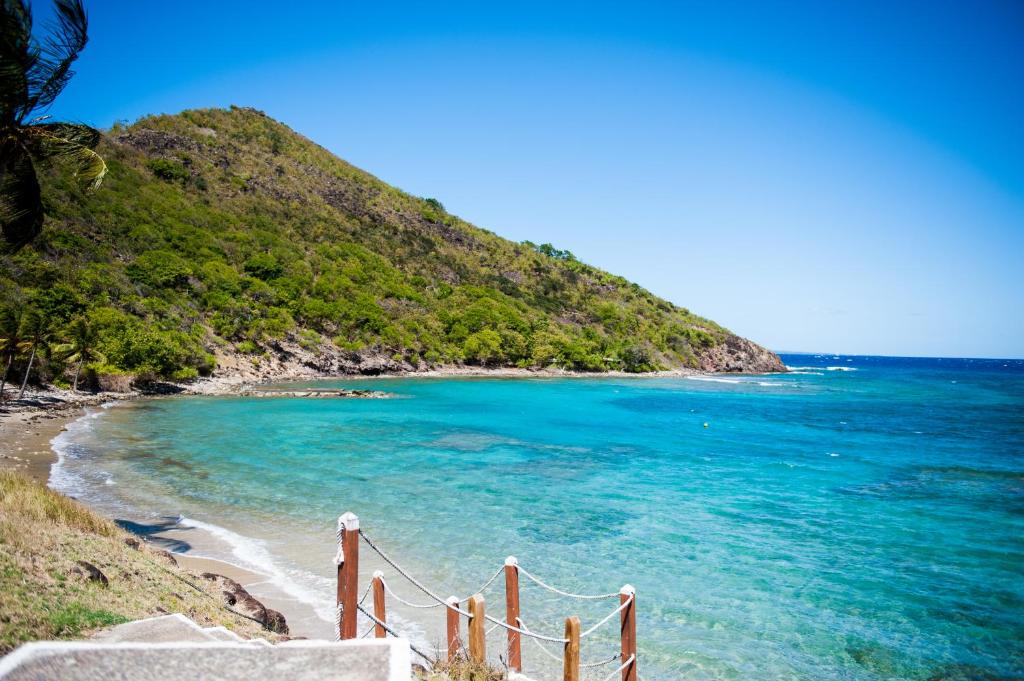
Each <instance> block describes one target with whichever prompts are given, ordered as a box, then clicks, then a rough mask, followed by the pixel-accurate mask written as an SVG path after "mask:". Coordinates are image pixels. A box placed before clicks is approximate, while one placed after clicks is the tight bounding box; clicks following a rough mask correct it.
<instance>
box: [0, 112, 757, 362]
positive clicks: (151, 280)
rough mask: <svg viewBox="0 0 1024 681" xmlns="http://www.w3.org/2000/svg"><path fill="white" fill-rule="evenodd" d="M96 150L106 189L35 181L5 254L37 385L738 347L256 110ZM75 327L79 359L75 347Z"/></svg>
mask: <svg viewBox="0 0 1024 681" xmlns="http://www.w3.org/2000/svg"><path fill="white" fill-rule="evenodd" d="M98 151H99V152H100V153H101V154H102V155H103V157H104V158H105V159H106V161H107V165H108V168H109V170H108V174H107V178H106V180H105V182H104V185H103V187H102V188H101V189H100V190H98V191H85V190H83V189H82V188H81V187H80V185H79V184H77V183H76V182H74V181H73V179H72V178H69V177H67V176H66V175H62V174H60V173H58V172H51V173H49V174H48V175H46V176H44V177H43V178H42V180H43V182H42V184H43V188H44V191H43V199H44V203H45V206H46V211H47V218H46V225H45V228H44V230H43V233H42V235H41V236H40V237H39V238H38V239H37V240H36V241H35V242H34V243H33V244H32V245H30V246H28V247H26V248H24V249H22V250H21V251H20V252H18V253H16V254H14V255H7V256H3V257H2V258H0V265H2V269H0V301H2V302H3V303H5V304H6V305H7V306H8V308H9V309H10V310H13V311H15V312H18V311H22V312H23V311H25V310H35V311H38V313H39V314H40V315H41V316H42V317H43V318H44V319H45V320H46V323H47V329H46V333H45V334H44V337H39V338H38V339H37V340H38V341H39V343H38V346H39V349H40V352H39V353H37V355H39V357H40V359H37V360H36V361H37V363H38V364H37V366H38V367H41V368H40V369H39V370H40V371H43V372H44V373H46V374H48V375H49V376H50V377H58V378H60V377H63V379H62V380H68V381H70V380H71V377H72V375H73V374H74V373H75V372H76V371H77V369H78V365H79V364H80V363H81V362H82V359H83V357H85V358H86V360H87V361H88V364H87V367H89V368H91V369H94V370H98V371H100V372H108V373H117V372H122V373H133V374H149V375H153V376H159V377H169V378H176V379H184V378H189V377H193V376H197V375H205V374H209V373H210V372H211V371H212V370H213V369H214V367H215V360H214V355H213V353H214V351H215V350H218V349H219V350H220V351H221V352H223V353H239V354H243V355H247V356H250V358H251V359H252V361H257V362H258V361H259V358H260V356H261V355H262V354H263V353H266V352H269V351H272V349H273V348H275V347H280V343H281V342H284V341H287V342H289V343H293V344H296V343H297V344H298V346H301V347H302V348H304V349H306V350H309V351H310V352H312V353H324V352H333V353H336V354H337V353H342V354H346V353H347V354H348V355H350V356H353V357H359V356H370V355H372V356H375V357H383V358H386V361H388V362H392V363H393V364H394V366H396V367H398V366H403V367H406V368H417V367H423V366H432V365H440V364H459V363H465V364H471V365H480V366H520V367H548V366H557V367H564V368H570V369H577V370H592V371H603V370H608V369H624V370H627V371H650V370H654V369H662V368H675V367H697V366H703V367H704V368H714V367H713V366H710V365H709V362H711V361H712V360H711V359H709V358H711V357H712V356H713V355H714V352H715V351H716V349H720V346H721V347H731V346H732V345H734V344H735V342H736V341H738V340H739V339H737V338H736V337H735V336H733V335H732V334H731V333H729V332H728V331H726V330H725V329H723V328H721V327H720V326H718V325H716V324H714V323H713V322H710V321H708V320H706V319H702V318H700V317H698V316H695V315H693V314H691V313H690V312H688V311H687V310H685V309H682V308H679V307H676V306H674V305H672V304H671V303H668V302H666V301H664V300H662V299H659V298H657V297H655V296H654V295H652V294H651V293H649V292H647V291H645V290H644V289H642V288H641V287H639V286H637V285H636V284H632V283H630V282H628V281H626V280H625V279H623V278H622V277H617V276H614V275H611V274H608V273H606V272H603V271H601V270H599V269H597V268H594V267H591V266H589V265H587V264H585V263H582V262H580V261H579V260H577V259H576V258H575V257H574V256H573V255H572V254H571V253H569V252H568V251H562V250H558V249H555V248H554V247H552V246H551V245H549V244H545V245H541V246H537V245H535V244H532V243H529V242H526V243H522V244H517V243H513V242H510V241H507V240H505V239H502V238H500V237H498V236H496V235H495V234H493V233H491V232H488V231H486V230H483V229H480V228H478V227H474V226H473V225H470V224H468V223H466V222H465V221H463V220H462V219H460V218H458V217H456V216H454V215H451V214H450V213H448V212H447V211H446V210H445V208H444V206H443V205H442V204H441V203H440V202H439V201H437V200H435V199H423V198H417V197H414V196H411V195H409V194H406V193H404V192H402V191H400V190H398V189H396V188H394V187H391V186H389V185H387V184H385V183H384V182H381V181H380V180H378V179H376V178H374V177H372V176H371V175H369V174H367V173H365V172H363V171H361V170H359V169H357V168H354V167H353V166H351V165H349V164H348V163H346V162H344V161H342V160H340V159H338V158H337V157H335V156H333V155H332V154H330V153H328V152H327V151H326V150H324V149H322V148H321V147H319V146H317V145H315V144H313V143H312V142H310V141H309V140H307V139H305V138H303V137H302V136H300V135H298V134H296V133H294V132H293V131H291V130H290V129H288V128H287V127H285V126H284V125H282V124H280V123H277V122H275V121H273V120H271V119H270V118H268V117H267V116H265V115H264V114H262V113H260V112H257V111H254V110H251V109H241V108H234V107H233V108H232V109H231V110H200V111H187V112H184V113H181V114H179V115H174V116H153V117H149V118H144V119H142V120H140V121H138V122H137V123H135V124H134V125H132V126H130V127H122V126H115V128H114V129H113V130H111V131H109V132H108V134H107V136H106V138H105V139H104V141H103V142H102V143H101V144H100V146H99V147H98ZM8 316H10V315H8ZM83 324H85V325H87V326H88V333H83V330H82V325H83ZM9 326H10V325H9ZM16 326H17V324H14V326H13V327H11V328H14V327H16ZM12 333H13V334H14V335H15V336H18V335H19V332H18V331H8V332H7V335H6V337H7V338H8V339H9V340H10V338H11V334H12ZM2 335H3V334H2V333H0V336H2ZM21 335H24V334H21ZM83 335H85V336H88V337H89V338H90V339H91V340H90V347H89V348H87V349H86V350H87V351H86V352H85V353H82V352H81V350H82V348H81V347H79V346H80V344H78V345H75V344H74V343H70V341H71V340H73V339H72V336H75V337H81V336H83ZM14 340H16V341H18V342H19V343H20V345H18V344H15V345H17V347H20V348H21V350H16V349H15V350H12V349H11V348H12V347H15V345H11V343H8V344H7V345H6V346H5V345H4V344H3V342H4V341H3V340H2V339H0V356H2V357H3V359H4V362H5V364H6V361H7V359H8V358H9V357H13V358H14V360H15V361H14V362H13V365H14V369H15V371H19V368H18V367H24V366H25V364H26V360H27V356H28V350H29V347H30V345H31V344H29V343H27V342H26V341H25V339H24V338H21V337H20V336H19V337H18V338H14ZM69 343H70V345H69ZM54 347H61V348H66V349H67V351H65V352H60V351H57V350H52V349H51V350H49V351H46V348H54ZM749 347H754V348H756V346H752V345H749ZM5 348H6V350H5ZM758 350H760V349H759V348H758ZM3 353H8V354H3ZM765 356H766V357H769V359H768V360H766V362H767V364H766V365H765V366H763V367H760V368H762V369H765V370H767V369H771V368H773V367H772V366H768V364H770V363H771V362H772V361H773V360H771V359H770V358H772V357H774V356H772V355H770V353H765ZM754 368H755V369H756V368H759V367H754Z"/></svg>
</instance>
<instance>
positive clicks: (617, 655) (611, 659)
mask: <svg viewBox="0 0 1024 681" xmlns="http://www.w3.org/2000/svg"><path fill="white" fill-rule="evenodd" d="M620 657H622V653H615V654H614V655H612V656H611V657H609V658H608V659H607V660H601V661H600V662H588V663H586V664H583V663H580V669H593V668H594V667H603V666H604V665H606V664H608V663H609V662H614V661H615V660H617V659H619V658H620Z"/></svg>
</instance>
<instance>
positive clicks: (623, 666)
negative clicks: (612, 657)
mask: <svg viewBox="0 0 1024 681" xmlns="http://www.w3.org/2000/svg"><path fill="white" fill-rule="evenodd" d="M635 659H636V653H634V654H632V655H630V656H629V659H628V660H626V661H625V662H623V663H622V664H621V665H619V668H618V669H616V670H615V671H613V672H612V673H611V674H609V675H608V676H606V677H604V679H603V680H602V681H611V680H612V679H614V678H615V675H616V674H618V673H619V672H621V671H622V670H623V669H625V668H626V667H628V666H629V665H631V664H633V660H635Z"/></svg>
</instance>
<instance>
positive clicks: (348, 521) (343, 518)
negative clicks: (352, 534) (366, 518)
mask: <svg viewBox="0 0 1024 681" xmlns="http://www.w3.org/2000/svg"><path fill="white" fill-rule="evenodd" d="M338 529H339V530H346V531H351V530H358V529H359V517H358V516H357V515H356V514H355V513H353V512H352V511H345V512H344V513H342V514H341V515H340V516H338Z"/></svg>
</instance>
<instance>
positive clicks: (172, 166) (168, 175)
mask: <svg viewBox="0 0 1024 681" xmlns="http://www.w3.org/2000/svg"><path fill="white" fill-rule="evenodd" d="M146 167H147V168H149V169H150V170H151V171H152V172H153V174H154V175H156V176H157V177H159V178H160V179H161V180H164V181H166V182H181V183H182V184H185V183H186V182H188V180H189V178H190V177H191V174H190V173H189V172H188V169H187V168H186V167H185V166H184V165H183V164H181V163H180V162H178V161H172V160H170V159H166V158H153V159H150V160H149V161H148V162H147V163H146Z"/></svg>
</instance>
